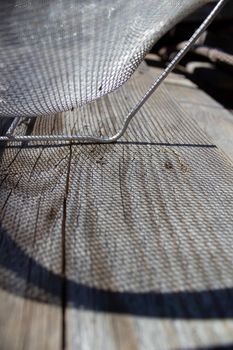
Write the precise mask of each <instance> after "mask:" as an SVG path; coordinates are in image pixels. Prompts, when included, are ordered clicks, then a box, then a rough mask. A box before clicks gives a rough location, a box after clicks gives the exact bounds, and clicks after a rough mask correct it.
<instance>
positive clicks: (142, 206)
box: [0, 68, 233, 350]
mask: <svg viewBox="0 0 233 350" xmlns="http://www.w3.org/2000/svg"><path fill="white" fill-rule="evenodd" d="M152 79H153V75H152V73H151V71H150V70H148V69H145V68H141V69H139V71H138V73H137V74H135V75H134V77H133V79H132V80H130V81H129V82H128V83H127V84H126V85H125V86H124V87H123V88H122V89H120V90H119V91H118V92H116V93H114V94H111V95H108V96H106V97H105V98H104V99H101V100H98V101H97V102H95V103H94V104H92V105H88V106H86V107H84V108H82V110H80V111H79V112H77V111H73V112H69V113H66V114H60V115H58V116H57V117H56V118H55V117H51V118H48V119H43V118H38V119H37V120H36V123H35V125H33V127H32V126H31V128H29V129H28V130H29V131H28V132H32V133H38V132H40V133H42V132H44V133H46V132H52V130H53V131H54V132H63V131H67V130H71V129H72V130H73V131H75V130H76V131H77V130H81V131H82V132H92V133H97V134H105V133H107V134H110V133H112V132H114V131H116V130H117V129H118V128H119V127H120V125H121V123H122V120H123V118H124V115H125V114H126V112H127V111H128V110H129V107H130V106H131V105H132V104H133V103H134V101H136V100H137V99H138V98H139V96H141V95H142V94H143V92H144V91H145V90H146V87H147V86H149V84H150V83H151V81H152ZM20 128H21V129H24V128H28V127H27V126H25V125H23V124H22V125H21V126H20V127H19V129H20ZM19 129H18V130H17V131H16V132H19V131H20V130H19ZM21 131H22V130H21ZM1 174H2V183H1V196H0V200H1V244H0V262H1V270H0V286H1V295H0V339H3V341H2V344H1V348H2V349H4V350H5V349H37V348H38V349H41V348H43V349H59V348H61V349H65V348H66V349H93V348H94V349H97V350H98V349H101V350H102V349H121V350H122V349H123V350H126V349H127V350H128V349H143V350H144V349H193V348H197V349H198V348H203V347H215V346H223V345H228V346H230V345H232V344H233V321H232V317H233V281H232V262H233V261H232V260H233V256H232V248H231V247H232V244H233V236H232V229H233V215H232V213H233V167H232V163H231V162H230V160H229V159H227V158H226V157H225V156H224V155H223V153H222V152H220V151H219V150H218V149H217V147H216V146H215V144H214V143H213V142H212V141H210V140H209V139H208V137H207V136H206V134H205V133H204V132H203V131H202V130H201V129H199V128H198V126H197V123H194V122H193V120H192V118H190V116H189V114H188V113H187V112H185V111H184V109H182V108H180V106H179V105H178V103H177V102H176V101H175V100H174V98H172V97H171V94H170V93H169V92H168V88H167V87H166V85H163V86H161V88H160V89H159V90H158V92H157V93H156V95H154V96H153V98H152V99H150V100H149V101H148V103H147V104H146V105H145V106H144V107H143V109H142V110H141V111H140V112H139V113H138V115H137V117H136V118H135V120H134V121H133V122H132V124H131V125H130V127H129V129H128V131H127V134H126V135H125V136H124V137H123V138H122V139H121V140H120V141H119V142H118V143H117V144H112V145H96V144H77V143H76V144H75V143H62V144H61V143H53V144H46V143H44V144H38V143H37V144H36V143H34V144H24V145H23V146H21V145H20V144H11V145H8V146H7V147H5V148H4V149H2V155H1ZM12 335H13V336H12Z"/></svg>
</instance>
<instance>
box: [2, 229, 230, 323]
mask: <svg viewBox="0 0 233 350" xmlns="http://www.w3.org/2000/svg"><path fill="white" fill-rule="evenodd" d="M0 238H1V241H0V245H1V246H2V247H4V249H2V254H1V255H0V266H1V270H0V287H1V288H2V289H5V290H7V291H8V292H10V293H13V294H15V295H18V296H21V297H23V298H26V299H32V300H37V301H39V302H46V303H52V304H58V305H60V304H61V303H62V290H64V288H65V291H67V290H69V291H70V292H69V293H65V298H66V300H65V303H66V306H72V307H76V308H78V309H82V310H93V311H96V312H111V313H117V314H130V315H136V316H146V317H160V318H174V319H176V318H177V319H199V318H202V319H215V318H232V317H233V288H223V289H216V290H203V291H193V292H188V291H181V292H171V293H158V292H153V291H151V292H146V293H137V292H133V291H131V292H117V291H115V292H114V291H108V290H101V289H98V288H93V287H89V286H87V285H83V284H78V283H76V282H75V281H72V280H69V279H66V278H62V277H61V275H59V274H55V273H53V272H51V271H49V270H48V269H46V268H45V267H43V266H42V265H40V264H39V263H38V262H36V261H35V260H34V259H32V258H30V257H29V256H28V255H27V254H25V252H24V251H23V250H22V249H21V248H20V247H19V246H18V245H17V244H16V243H15V242H14V241H13V240H12V239H11V238H10V236H9V235H8V234H7V232H6V231H5V230H4V228H3V227H1V230H0ZM25 285H26V287H25Z"/></svg>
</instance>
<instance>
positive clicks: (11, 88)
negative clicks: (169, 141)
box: [0, 0, 207, 117]
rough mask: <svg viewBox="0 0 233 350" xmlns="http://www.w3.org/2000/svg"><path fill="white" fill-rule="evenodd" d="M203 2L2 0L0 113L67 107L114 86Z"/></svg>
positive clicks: (34, 112)
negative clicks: (165, 34) (160, 39)
mask: <svg viewBox="0 0 233 350" xmlns="http://www.w3.org/2000/svg"><path fill="white" fill-rule="evenodd" d="M205 2H207V1H206V0H163V1H162V0H147V1H146V2H145V1H142V0H130V1H126V0H115V1H113V0H112V1H110V0H98V1H97V0H95V1H94V0H1V1H0V116H3V117H5V116H14V117H15V116H27V117H33V116H39V115H48V114H54V113H56V112H59V111H65V110H70V109H72V108H74V107H78V106H81V105H83V104H85V103H87V102H90V101H92V100H95V99H97V98H99V97H101V96H102V95H104V94H107V93H109V92H111V91H113V90H115V89H116V88H118V87H120V86H121V85H122V84H123V83H124V82H125V81H126V80H127V79H128V78H129V77H130V76H131V75H132V74H133V72H134V71H135V69H136V68H137V66H138V65H139V63H140V62H141V61H142V59H143V57H144V55H145V54H146V53H147V52H148V50H150V48H151V47H152V45H153V44H154V43H155V41H156V40H158V39H159V38H160V37H161V36H162V35H163V34H164V33H165V32H166V31H167V30H169V29H170V28H171V27H172V26H173V25H174V24H175V23H176V22H178V21H179V20H180V19H181V18H183V17H184V16H185V15H187V14H188V13H190V12H192V11H193V10H194V9H195V8H197V7H198V6H200V5H202V4H203V3H205Z"/></svg>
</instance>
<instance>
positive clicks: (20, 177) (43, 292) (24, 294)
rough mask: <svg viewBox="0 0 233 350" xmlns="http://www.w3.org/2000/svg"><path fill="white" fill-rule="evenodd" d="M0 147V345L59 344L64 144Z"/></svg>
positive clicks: (47, 346) (52, 346) (42, 346)
mask: <svg viewBox="0 0 233 350" xmlns="http://www.w3.org/2000/svg"><path fill="white" fill-rule="evenodd" d="M22 127H24V126H21V127H20V128H22ZM37 131H38V130H37ZM48 131H50V130H48ZM35 132H36V130H35ZM45 146H46V145H45ZM2 151H3V153H2V156H1V187H0V192H1V195H0V207H1V230H0V232H1V235H0V238H1V239H0V286H1V289H0V339H1V346H0V348H1V349H4V350H6V349H11V350H13V349H59V348H61V344H62V334H63V333H62V324H63V310H62V303H63V301H62V298H63V296H62V289H63V279H62V276H61V273H62V261H63V258H62V223H63V220H64V217H63V215H64V213H63V212H64V195H65V186H66V176H67V165H68V159H69V150H67V149H66V148H64V149H63V148H49V147H42V148H41V147H36V145H34V146H33V145H31V146H30V145H26V144H25V145H24V147H21V145H17V144H11V145H9V146H8V147H6V148H5V149H4V150H2Z"/></svg>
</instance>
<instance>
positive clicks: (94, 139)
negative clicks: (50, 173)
mask: <svg viewBox="0 0 233 350" xmlns="http://www.w3.org/2000/svg"><path fill="white" fill-rule="evenodd" d="M227 1H228V0H219V2H218V3H217V5H216V6H215V7H214V9H213V10H212V11H211V13H210V14H209V15H208V16H207V18H206V19H205V20H204V21H203V23H202V24H201V25H200V27H199V28H198V29H197V30H196V31H195V32H194V34H193V35H192V36H191V38H190V39H189V40H188V41H187V43H186V45H185V46H184V47H183V48H182V49H181V50H180V51H179V52H178V53H177V55H176V56H175V57H174V59H173V60H172V61H171V62H170V63H169V64H168V66H167V67H166V69H165V70H164V71H163V73H162V74H161V75H160V76H159V77H158V78H157V79H156V80H155V81H154V83H153V84H152V85H151V87H150V88H149V89H148V90H147V92H146V93H145V95H144V96H143V97H142V98H141V99H140V100H139V101H138V103H137V104H136V105H135V106H134V107H133V108H132V109H131V111H130V112H129V113H128V115H127V116H126V118H125V121H124V123H123V126H122V128H121V130H120V131H118V132H117V133H116V134H115V135H113V136H110V137H107V136H91V135H26V136H14V135H13V132H14V130H15V128H16V127H17V125H18V123H19V122H20V119H21V118H20V117H16V118H15V119H14V121H13V122H12V124H11V126H10V128H9V129H8V131H7V133H6V135H5V136H0V141H82V142H84V141H88V142H95V143H111V142H115V141H117V140H118V139H119V138H120V137H122V135H123V134H124V133H125V131H126V129H127V127H128V125H129V123H130V122H131V120H132V119H133V117H134V116H135V114H136V113H137V112H138V111H139V110H140V108H141V107H142V106H143V105H144V103H145V102H146V101H147V100H148V98H149V97H150V96H151V95H152V94H153V92H154V91H155V90H156V89H157V88H158V87H159V85H160V84H161V83H162V82H163V80H164V79H165V78H166V77H167V76H168V74H169V73H170V72H172V71H173V69H174V68H175V67H176V66H177V64H178V63H179V62H180V60H181V59H182V58H183V57H184V56H185V54H186V53H187V52H188V51H189V50H190V49H191V48H192V46H193V45H194V44H195V42H196V41H197V39H198V38H199V37H200V36H201V34H202V33H203V32H204V31H205V30H206V28H207V27H208V26H209V25H210V23H211V22H212V21H213V19H214V18H215V17H216V15H217V14H218V13H219V11H220V10H221V9H222V7H223V6H224V5H225V4H226V2H227Z"/></svg>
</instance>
